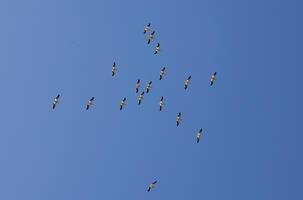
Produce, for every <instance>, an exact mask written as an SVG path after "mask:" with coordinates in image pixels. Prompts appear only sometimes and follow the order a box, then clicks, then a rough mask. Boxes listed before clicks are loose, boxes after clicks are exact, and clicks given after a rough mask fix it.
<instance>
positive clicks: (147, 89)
mask: <svg viewBox="0 0 303 200" xmlns="http://www.w3.org/2000/svg"><path fill="white" fill-rule="evenodd" d="M152 83H153V82H152V81H149V83H148V84H147V86H146V93H149V91H150V90H151V88H152V86H151V85H152Z"/></svg>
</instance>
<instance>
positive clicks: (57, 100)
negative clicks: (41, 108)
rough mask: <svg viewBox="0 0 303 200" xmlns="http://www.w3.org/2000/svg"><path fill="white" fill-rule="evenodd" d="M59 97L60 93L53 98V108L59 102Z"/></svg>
mask: <svg viewBox="0 0 303 200" xmlns="http://www.w3.org/2000/svg"><path fill="white" fill-rule="evenodd" d="M59 99H60V94H58V95H57V96H56V97H55V99H54V102H53V109H55V108H56V106H57V104H58V103H59Z"/></svg>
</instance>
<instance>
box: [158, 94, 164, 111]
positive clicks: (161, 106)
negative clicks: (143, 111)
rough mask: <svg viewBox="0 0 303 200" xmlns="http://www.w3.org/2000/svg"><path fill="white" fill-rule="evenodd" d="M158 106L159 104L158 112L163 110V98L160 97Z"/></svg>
mask: <svg viewBox="0 0 303 200" xmlns="http://www.w3.org/2000/svg"><path fill="white" fill-rule="evenodd" d="M159 104H160V111H161V110H162V109H163V106H164V100H163V96H162V97H161V99H160V103H159Z"/></svg>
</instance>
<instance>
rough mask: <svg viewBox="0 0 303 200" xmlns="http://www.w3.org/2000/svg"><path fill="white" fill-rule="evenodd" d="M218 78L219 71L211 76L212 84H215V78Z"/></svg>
mask: <svg viewBox="0 0 303 200" xmlns="http://www.w3.org/2000/svg"><path fill="white" fill-rule="evenodd" d="M216 79H217V72H215V73H213V75H211V78H210V85H213V84H214V82H215V80H216Z"/></svg>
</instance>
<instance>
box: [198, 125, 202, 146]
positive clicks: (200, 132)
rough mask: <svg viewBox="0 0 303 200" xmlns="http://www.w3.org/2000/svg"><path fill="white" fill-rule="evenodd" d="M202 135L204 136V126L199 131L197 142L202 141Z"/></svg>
mask: <svg viewBox="0 0 303 200" xmlns="http://www.w3.org/2000/svg"><path fill="white" fill-rule="evenodd" d="M201 136H202V128H200V130H199V132H198V133H197V143H199V142H200V138H201Z"/></svg>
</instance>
